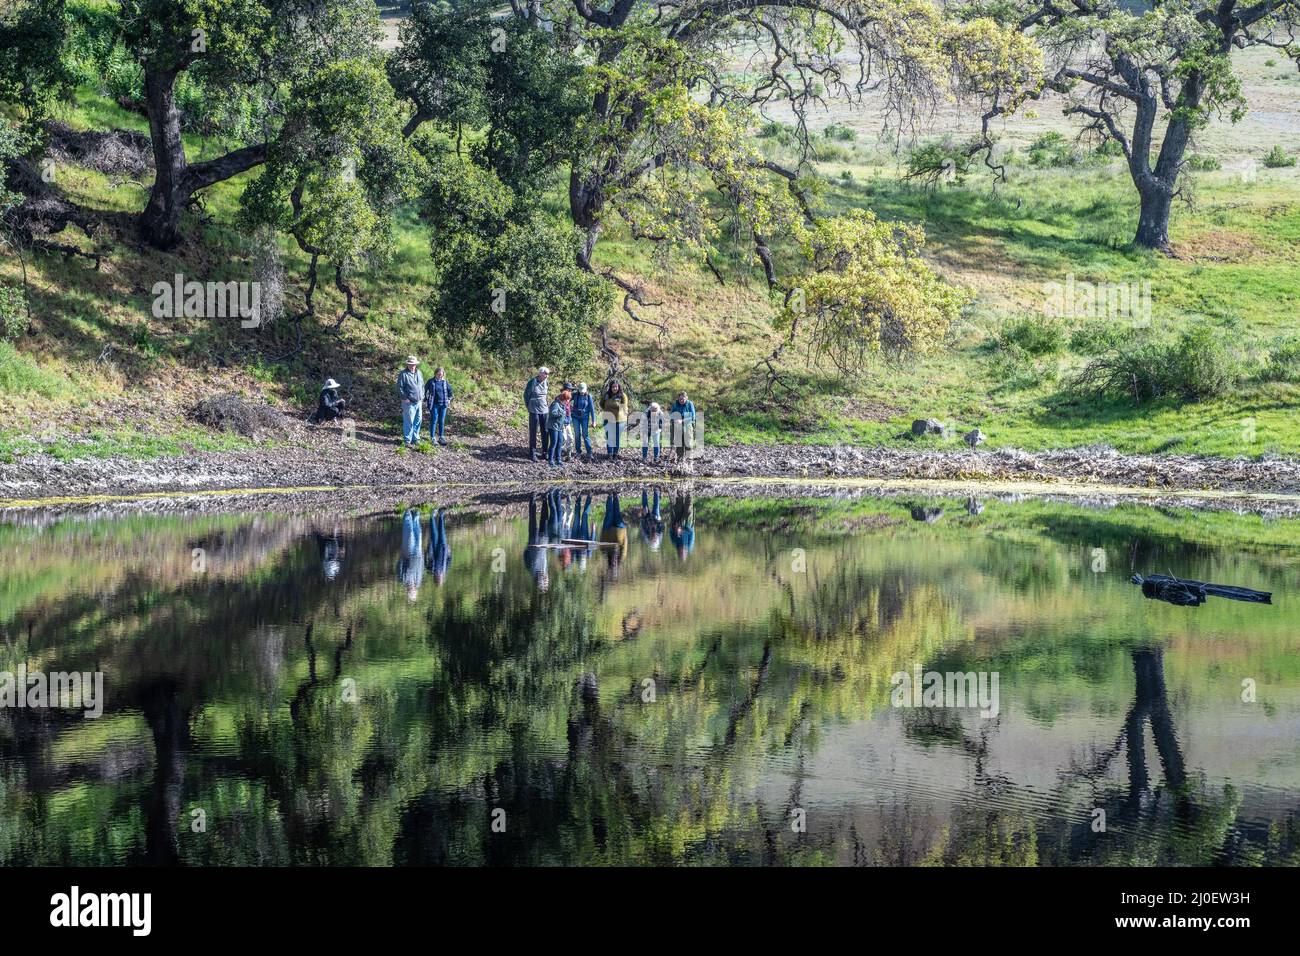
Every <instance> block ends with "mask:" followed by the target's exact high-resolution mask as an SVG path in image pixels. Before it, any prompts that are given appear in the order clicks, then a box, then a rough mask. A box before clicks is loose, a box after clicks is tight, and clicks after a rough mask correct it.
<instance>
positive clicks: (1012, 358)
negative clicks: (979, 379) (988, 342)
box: [990, 343, 1057, 390]
mask: <svg viewBox="0 0 1300 956" xmlns="http://www.w3.org/2000/svg"><path fill="white" fill-rule="evenodd" d="M990 372H991V374H992V377H993V379H994V380H995V381H996V382H997V383H998V390H1016V389H1024V388H1034V387H1036V386H1038V385H1041V384H1042V383H1044V382H1053V381H1055V380H1056V377H1057V363H1056V362H1055V361H1054V360H1053V361H1035V359H1034V357H1033V356H1032V355H1030V354H1029V353H1028V352H1027V351H1025V349H1023V348H1021V347H1020V346H1019V345H1016V344H1015V343H1008V344H1006V345H1004V346H1002V347H1000V348H999V349H998V351H997V353H996V354H995V355H994V357H993V362H992V364H991V366H990Z"/></svg>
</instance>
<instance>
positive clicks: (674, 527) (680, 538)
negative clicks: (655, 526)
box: [668, 491, 695, 561]
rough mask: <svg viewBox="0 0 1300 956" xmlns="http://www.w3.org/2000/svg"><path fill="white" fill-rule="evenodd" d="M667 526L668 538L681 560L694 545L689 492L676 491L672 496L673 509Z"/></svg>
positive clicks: (692, 509)
mask: <svg viewBox="0 0 1300 956" xmlns="http://www.w3.org/2000/svg"><path fill="white" fill-rule="evenodd" d="M670 518H671V521H670V524H669V526H668V539H669V540H670V541H672V543H673V547H674V548H676V549H677V556H678V557H679V558H681V559H682V560H683V561H685V560H686V556H687V555H688V554H690V553H691V550H692V549H693V548H694V547H695V505H694V503H693V502H692V501H691V496H690V494H689V493H683V492H680V491H679V492H677V494H676V495H674V496H673V509H672V513H671V515H670Z"/></svg>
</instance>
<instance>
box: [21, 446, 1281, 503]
mask: <svg viewBox="0 0 1300 956" xmlns="http://www.w3.org/2000/svg"><path fill="white" fill-rule="evenodd" d="M629 452H631V453H629ZM669 478H671V479H683V478H689V479H692V480H696V481H700V482H705V483H707V482H710V481H716V482H727V481H736V480H738V479H749V480H751V481H754V482H761V481H764V480H766V481H770V482H773V483H776V484H780V485H791V484H793V485H805V484H806V485H816V484H818V483H827V482H829V483H835V482H848V481H868V482H869V481H880V482H919V483H926V482H934V483H936V484H944V485H946V486H948V487H946V489H943V490H941V489H938V488H936V490H935V493H936V494H938V493H944V494H948V493H956V492H955V491H953V489H952V487H951V486H952V485H953V484H954V483H955V484H957V485H960V486H963V487H964V486H969V487H970V488H971V489H972V491H973V492H978V490H979V488H980V486H981V485H996V486H1006V485H1010V486H1024V487H1026V488H1030V487H1032V488H1034V489H1035V490H1034V491H1033V492H1032V493H1035V494H1045V493H1050V492H1052V491H1058V492H1060V493H1071V492H1072V490H1073V493H1074V496H1078V494H1079V493H1081V492H1082V490H1083V489H1084V488H1086V487H1089V486H1097V487H1106V488H1109V489H1119V490H1123V489H1129V490H1131V491H1132V492H1133V493H1134V495H1140V496H1141V497H1144V498H1151V497H1152V496H1153V495H1157V494H1158V495H1162V496H1163V495H1169V496H1172V497H1181V496H1182V495H1181V494H1180V493H1190V495H1191V496H1192V497H1194V498H1196V499H1198V500H1201V499H1210V498H1213V497H1215V496H1216V495H1222V496H1224V497H1231V496H1241V495H1266V496H1287V495H1300V460H1297V459H1292V458H1285V457H1280V456H1273V457H1270V456H1263V457H1260V458H1251V459H1247V458H1234V459H1222V458H1211V457H1204V456H1174V455H1125V454H1120V453H1118V452H1116V451H1114V450H1113V449H1110V448H1105V447H1087V448H1075V449H1065V450H1057V451H1048V452H1036V453H1029V452H1023V451H1018V450H1015V449H996V450H990V451H976V450H960V451H958V450H948V449H928V448H924V447H916V448H908V447H901V448H900V447H888V448H882V447H852V446H816V445H766V446H760V445H745V446H727V447H723V446H708V447H706V448H705V449H704V452H703V454H702V455H701V456H700V457H699V458H698V459H696V460H694V461H691V462H688V463H686V464H685V465H682V464H679V463H677V462H676V461H675V460H672V459H670V458H668V457H666V458H665V459H664V460H663V461H661V462H659V463H655V462H653V461H651V462H649V463H645V462H643V461H642V460H641V456H640V449H639V448H636V449H630V450H625V451H624V454H623V455H622V457H620V458H618V459H616V460H614V461H608V460H606V459H605V458H604V457H603V456H597V458H596V460H594V461H591V462H586V461H577V462H572V463H568V464H565V465H564V466H562V467H559V468H550V467H548V466H547V465H546V464H545V463H543V462H532V461H530V460H529V458H528V454H527V448H526V447H525V446H523V444H522V443H521V442H519V440H518V436H501V435H495V436H489V437H486V438H479V439H468V440H465V441H463V442H458V443H457V444H456V446H455V447H446V448H438V449H435V450H433V451H432V452H421V451H405V450H399V449H398V448H397V447H396V445H395V444H394V443H393V442H391V441H390V440H388V439H387V438H386V437H384V436H376V435H365V434H360V433H358V434H357V435H356V437H355V438H352V437H351V436H350V435H349V436H348V438H347V439H346V440H345V439H344V438H342V437H341V435H340V433H339V432H338V431H337V430H333V429H303V430H302V433H301V434H300V435H298V436H295V437H294V439H293V440H288V441H277V442H275V443H267V444H263V445H259V446H256V447H254V448H253V449H251V450H242V451H229V452H196V453H194V454H190V455H187V456H184V457H170V458H157V459H149V460H134V459H120V458H81V459H72V460H62V459H59V458H55V457H52V456H49V455H44V454H38V455H30V456H25V457H23V458H21V459H19V460H17V461H14V462H11V463H8V464H0V505H4V506H10V507H12V506H13V505H14V504H15V503H17V502H30V503H36V502H39V501H48V502H49V503H51V504H54V503H56V502H58V501H59V500H62V499H70V498H80V497H90V496H140V495H167V494H170V493H180V492H200V491H229V490H232V489H245V490H254V489H290V488H294V489H319V490H332V491H334V492H335V493H337V494H344V495H346V496H355V494H356V493H357V492H360V491H363V490H366V489H375V490H379V489H383V488H385V487H391V486H409V485H430V486H439V487H441V488H443V489H450V488H463V489H465V490H467V491H471V492H472V491H477V492H483V493H486V492H491V491H492V490H493V489H501V490H505V489H510V488H514V489H521V488H528V487H530V486H540V485H545V484H547V483H550V482H553V481H556V480H560V481H568V482H583V483H586V482H597V483H599V482H615V481H634V482H635V481H655V480H664V479H669ZM1003 490H1005V489H1003Z"/></svg>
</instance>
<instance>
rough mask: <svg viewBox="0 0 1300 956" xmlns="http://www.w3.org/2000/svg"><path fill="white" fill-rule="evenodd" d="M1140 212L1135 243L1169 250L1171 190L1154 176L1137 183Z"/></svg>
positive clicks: (1165, 250) (1163, 250) (1164, 250)
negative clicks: (1140, 201)
mask: <svg viewBox="0 0 1300 956" xmlns="http://www.w3.org/2000/svg"><path fill="white" fill-rule="evenodd" d="M1138 195H1139V196H1140V197H1141V200H1142V203H1141V212H1140V213H1139V215H1138V227H1137V235H1135V236H1134V237H1133V242H1134V243H1135V244H1136V245H1139V246H1142V247H1143V248H1146V249H1157V250H1159V251H1161V252H1168V251H1169V210H1170V207H1171V206H1172V205H1173V199H1174V197H1173V190H1172V189H1170V188H1169V187H1168V186H1167V185H1165V184H1164V183H1163V182H1161V181H1160V180H1159V179H1155V178H1154V177H1153V178H1151V179H1149V180H1147V181H1146V182H1144V183H1139V184H1138Z"/></svg>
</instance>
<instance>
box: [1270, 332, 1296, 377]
mask: <svg viewBox="0 0 1300 956" xmlns="http://www.w3.org/2000/svg"><path fill="white" fill-rule="evenodd" d="M1262 377H1263V379H1264V381H1266V382H1300V341H1297V340H1294V339H1293V340H1291V341H1289V342H1283V343H1282V344H1281V345H1279V346H1278V347H1277V348H1275V349H1273V350H1272V351H1271V352H1270V353H1269V356H1268V361H1267V362H1266V363H1265V365H1264V374H1263V376H1262Z"/></svg>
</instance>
